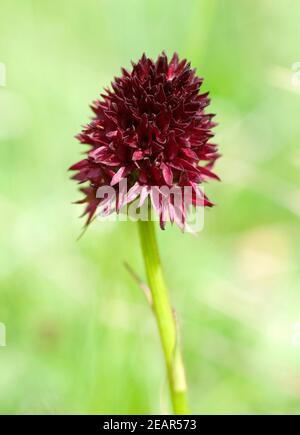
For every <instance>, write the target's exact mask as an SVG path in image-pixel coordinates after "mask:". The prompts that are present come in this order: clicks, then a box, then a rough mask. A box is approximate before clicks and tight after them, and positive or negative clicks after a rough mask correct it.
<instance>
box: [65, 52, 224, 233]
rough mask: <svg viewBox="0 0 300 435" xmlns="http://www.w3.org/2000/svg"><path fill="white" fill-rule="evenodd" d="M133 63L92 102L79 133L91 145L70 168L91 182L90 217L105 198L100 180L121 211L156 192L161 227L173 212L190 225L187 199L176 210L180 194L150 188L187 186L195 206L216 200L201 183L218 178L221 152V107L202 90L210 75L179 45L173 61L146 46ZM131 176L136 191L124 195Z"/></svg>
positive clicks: (179, 221) (86, 198)
mask: <svg viewBox="0 0 300 435" xmlns="http://www.w3.org/2000/svg"><path fill="white" fill-rule="evenodd" d="M132 66H133V67H132V71H131V72H128V71H127V70H125V69H122V76H121V77H119V78H115V80H114V82H112V84H111V87H112V89H106V90H105V94H102V95H101V99H99V100H96V101H94V102H93V104H92V106H91V108H92V110H93V112H94V117H93V119H92V121H91V122H90V123H89V124H88V125H87V126H86V127H85V128H84V129H83V131H82V132H81V133H80V134H79V135H78V136H77V137H78V139H79V140H80V142H81V143H83V144H87V145H89V150H88V151H87V153H86V154H87V156H86V158H85V159H83V160H81V161H80V162H78V163H76V164H75V165H73V166H71V168H70V169H71V170H74V171H76V174H75V175H74V176H73V178H74V179H75V180H77V181H78V182H79V183H85V182H87V183H88V184H87V186H86V187H84V188H82V189H81V191H82V192H83V194H84V195H85V196H84V198H83V199H82V200H81V201H79V202H80V203H86V204H87V206H86V209H85V212H84V214H86V215H87V224H88V223H89V222H90V221H91V219H92V218H93V216H94V215H95V212H96V209H97V207H98V206H99V205H101V204H100V203H101V201H103V200H102V199H99V198H97V190H98V188H99V187H102V186H105V185H110V186H114V189H115V192H116V195H117V196H116V197H117V201H116V202H117V205H116V206H115V209H116V210H117V212H118V211H119V208H120V207H121V206H123V205H125V204H126V203H129V202H131V201H133V200H134V199H136V198H137V197H140V204H141V203H142V202H143V201H144V200H145V198H146V197H147V196H148V194H149V193H150V195H149V197H150V199H151V202H152V205H153V206H154V208H155V210H156V211H157V212H158V214H159V216H160V222H161V227H162V228H164V225H165V222H166V220H167V215H169V218H170V220H171V222H172V223H173V222H174V220H175V221H176V223H177V224H178V225H179V226H181V227H184V224H185V215H186V210H185V205H184V201H183V206H182V207H181V206H180V207H179V208H180V210H176V205H175V204H174V197H173V196H171V195H170V197H169V198H168V199H167V200H166V201H165V200H164V199H162V198H159V199H158V200H154V199H153V195H152V194H151V190H152V189H151V188H152V187H153V186H156V189H158V191H159V190H160V189H161V188H162V187H163V186H169V187H170V188H171V187H174V188H176V189H179V190H183V188H184V187H185V186H188V187H190V188H191V189H192V192H193V195H192V204H193V205H194V206H199V205H202V206H203V205H204V206H212V203H211V202H210V201H209V200H208V199H207V197H206V196H205V195H204V193H202V191H201V190H200V187H199V186H198V185H199V184H200V183H202V182H204V181H206V180H207V179H208V178H215V179H217V178H218V177H217V176H216V175H215V174H214V173H213V172H212V171H211V169H212V167H213V164H214V162H215V160H216V159H217V158H218V157H219V155H218V153H217V146H216V145H215V144H213V143H210V139H211V138H212V137H213V136H214V135H213V133H212V131H211V129H212V128H213V127H214V126H215V124H214V123H213V122H212V118H213V116H214V115H211V114H206V113H205V108H206V106H208V104H209V102H210V100H209V98H208V93H203V94H200V93H199V89H200V86H201V84H202V81H203V80H202V79H201V78H199V77H197V76H196V75H195V70H194V69H191V67H190V64H189V63H187V61H186V60H182V61H179V59H178V55H177V54H176V53H175V54H174V55H173V57H172V59H171V61H170V62H168V59H167V56H166V55H165V54H164V53H163V54H161V55H160V56H159V57H158V59H157V61H156V62H154V61H153V60H151V59H149V58H147V57H146V56H145V54H144V55H143V56H142V58H141V59H140V60H139V62H138V63H137V64H134V63H133V64H132ZM124 179H126V181H127V185H128V190H129V192H128V194H127V195H126V196H125V197H122V198H123V199H122V200H120V191H119V183H120V181H122V180H124ZM177 208H178V207H177ZM178 211H179V212H180V213H178ZM179 215H181V217H179Z"/></svg>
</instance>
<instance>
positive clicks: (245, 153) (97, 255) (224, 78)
mask: <svg viewBox="0 0 300 435" xmlns="http://www.w3.org/2000/svg"><path fill="white" fill-rule="evenodd" d="M299 19H300V3H299V1H298V0H276V1H274V0H254V1H253V0H243V1H239V0H226V1H225V0H206V1H204V0H202V1H201V0H184V1H183V0H182V1H181V0H180V1H174V0H164V1H161V0H85V1H79V0H72V1H71V0H60V1H58V0H51V1H48V0H47V1H42V2H41V1H37V0H35V1H33V0H31V1H30V0H26V1H21V0H15V1H11V0H2V1H1V16H0V35H1V37H0V62H1V63H2V64H3V65H5V68H6V85H5V83H4V80H3V76H2V83H1V85H2V86H1V87H0V141H1V151H0V152H1V157H0V165H1V172H0V182H1V187H0V192H1V193H0V201H1V206H0V207H1V209H0V210H1V212H0V220H1V233H0V240H1V251H0V285H1V291H0V322H2V323H4V324H5V326H6V342H7V346H6V347H0V412H1V413H125V414H126V413H159V412H161V410H163V411H165V410H166V409H167V408H168V394H167V388H166V382H165V376H164V364H163V360H162V354H161V350H160V343H159V340H158V334H157V330H156V325H155V322H154V319H153V317H152V314H151V312H150V309H149V307H148V306H147V304H146V302H145V299H144V296H143V294H142V292H141V290H140V289H139V288H138V286H137V285H136V284H135V282H134V281H133V280H132V278H131V277H130V276H129V274H128V272H127V271H126V270H125V268H124V266H123V263H124V261H127V262H128V263H129V264H130V265H131V266H132V267H133V268H134V270H135V271H136V272H137V273H138V274H139V275H140V276H142V277H144V270H143V264H142V261H141V258H140V250H139V241H138V238H137V229H136V225H135V224H134V223H99V222H95V223H94V224H93V225H91V226H90V227H89V229H88V231H87V232H86V234H85V235H84V237H83V238H82V239H81V240H80V241H76V238H77V236H78V235H79V234H80V232H81V228H82V225H83V221H82V220H79V219H78V215H79V214H80V213H81V211H82V209H81V208H80V206H75V205H71V201H73V200H76V199H78V198H79V193H78V192H77V187H76V185H75V183H74V182H71V181H69V179H68V178H69V174H68V173H67V172H66V169H67V167H68V166H70V165H71V164H72V163H74V162H75V161H77V160H79V158H80V153H81V152H82V151H83V149H82V147H81V146H80V145H79V143H78V142H77V141H76V140H75V139H74V138H73V137H74V135H75V134H76V133H78V132H79V131H80V128H81V125H83V124H85V123H86V122H87V121H88V119H89V117H90V115H91V113H90V110H89V107H88V105H89V104H90V102H91V101H92V100H93V99H94V98H96V97H97V95H98V94H99V93H100V92H101V91H102V89H103V87H105V86H107V85H109V83H110V81H111V79H112V77H113V76H115V75H118V74H119V71H120V67H121V66H125V67H128V66H129V65H130V60H131V59H133V60H135V61H136V60H137V59H138V58H139V57H140V56H141V54H142V53H143V52H144V51H145V52H146V53H147V54H148V55H149V56H152V57H156V56H157V55H158V53H159V52H161V51H162V50H163V49H164V50H166V52H167V53H168V54H169V55H171V54H172V53H173V51H175V50H176V51H178V53H179V55H180V56H181V57H187V58H188V59H189V60H191V62H192V65H193V66H195V67H197V71H198V73H199V74H200V75H201V76H204V77H205V84H204V88H205V89H206V90H210V92H211V97H212V111H213V112H215V113H217V121H218V122H219V127H218V128H217V129H216V135H217V136H216V137H217V139H216V140H217V141H218V143H219V144H220V148H221V152H222V154H223V157H222V159H220V160H219V162H218V163H217V168H216V171H217V173H218V174H220V176H221V178H222V180H223V181H222V183H210V184H209V185H207V186H206V192H207V193H208V194H209V196H210V198H212V199H213V200H214V201H215V202H216V203H217V206H216V207H215V208H213V209H212V210H208V211H206V214H205V227H204V230H203V231H202V232H201V233H200V234H199V236H198V237H193V236H191V235H189V234H185V235H183V234H181V233H180V231H179V230H178V229H176V228H168V229H167V230H166V231H165V232H162V231H159V233H158V236H159V242H160V245H161V251H162V256H163V260H164V266H165V272H166V276H167V281H168V284H169V287H170V290H171V293H172V300H173V302H174V305H175V306H176V309H177V313H178V317H179V319H180V324H181V328H182V342H183V348H184V355H185V361H186V366H187V372H188V381H189V386H190V392H189V394H190V402H191V409H192V411H193V412H194V413H285V414H287V413H298V412H299V411H300V339H299V335H298V331H299V330H300V326H299V324H298V323H299V322H300V292H299V286H300V270H299V244H300V234H299V214H300V186H299V168H300V148H299V137H300V123H299V95H300V94H299V92H300V80H299V77H298V76H297V72H295V71H296V69H297V65H296V66H295V67H294V68H295V71H294V72H293V70H292V65H293V64H295V62H299V61H300V49H299V47H300V26H299ZM2 70H3V67H2ZM4 85H5V86H4Z"/></svg>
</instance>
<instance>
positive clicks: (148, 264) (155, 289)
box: [138, 220, 188, 414]
mask: <svg viewBox="0 0 300 435" xmlns="http://www.w3.org/2000/svg"><path fill="white" fill-rule="evenodd" d="M138 223H139V233H140V240H141V246H142V251H143V256H144V262H145V268H146V273H147V279H148V285H149V287H150V290H151V295H152V304H153V305H152V307H153V311H154V314H155V317H156V322H157V326H158V330H159V334H160V339H161V343H162V347H163V351H164V357H165V362H166V368H167V374H168V381H169V387H170V393H171V400H172V404H173V411H174V414H188V407H187V387H186V382H185V370H184V365H183V361H182V356H181V352H180V346H179V340H178V334H177V328H176V320H175V317H174V313H173V311H172V307H171V305H170V300H169V295H168V290H167V287H166V284H165V281H164V277H163V272H162V266H161V261H160V256H159V251H158V246H157V242H156V235H155V226H154V222H153V221H151V220H149V221H141V220H140V221H139V222H138Z"/></svg>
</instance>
